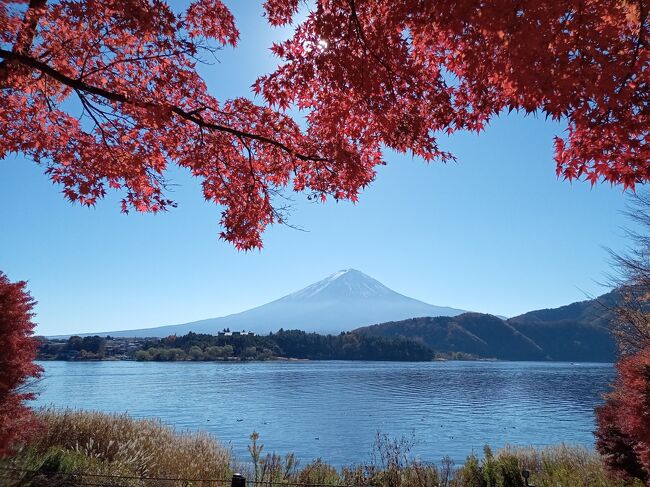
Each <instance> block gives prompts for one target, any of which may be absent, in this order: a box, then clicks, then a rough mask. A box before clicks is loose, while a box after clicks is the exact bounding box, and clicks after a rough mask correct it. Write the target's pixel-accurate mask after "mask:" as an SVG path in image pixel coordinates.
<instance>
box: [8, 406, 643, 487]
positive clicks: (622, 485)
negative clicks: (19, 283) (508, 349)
mask: <svg viewBox="0 0 650 487" xmlns="http://www.w3.org/2000/svg"><path fill="white" fill-rule="evenodd" d="M39 417H40V420H41V424H42V427H41V429H40V431H39V432H38V434H37V435H36V436H35V437H34V439H33V440H32V441H31V442H30V444H28V445H24V446H23V447H22V448H21V449H20V450H19V451H18V452H17V454H16V455H15V456H14V457H13V458H9V459H5V460H3V461H1V462H0V467H2V468H3V469H4V470H0V476H2V480H1V481H0V485H7V486H16V487H17V486H21V487H22V486H24V487H28V486H29V487H41V486H54V487H63V486H75V485H107V486H147V487H157V486H165V487H170V486H173V487H175V486H181V485H183V486H188V487H189V486H195V485H203V486H205V485H223V484H217V483H213V484H208V483H205V482H201V481H200V480H201V479H230V478H231V476H232V474H233V473H234V472H235V471H238V472H242V473H243V474H244V475H245V476H246V477H247V478H248V479H251V480H258V481H263V482H277V483H285V484H287V483H298V484H305V485H306V484H332V485H373V486H386V487H406V486H413V487H437V486H441V487H520V486H523V485H524V481H523V479H522V477H521V470H522V469H524V468H525V469H528V470H530V472H531V477H530V483H531V484H532V485H535V486H536V487H558V486H563V487H608V486H612V487H628V486H635V487H637V486H639V487H640V486H641V484H640V483H636V484H635V483H630V482H625V481H622V480H614V479H611V478H609V477H608V476H607V474H606V472H605V470H604V468H603V465H602V463H601V461H600V458H599V457H598V456H597V455H596V454H595V453H593V452H591V451H588V450H586V449H584V448H581V447H568V446H558V447H553V448H546V449H541V450H540V449H528V448H506V449H503V450H500V451H498V452H496V453H494V454H493V453H492V452H491V450H490V449H489V448H487V447H486V450H485V452H484V455H483V457H482V458H481V459H479V458H478V457H476V456H470V457H468V458H467V460H466V461H465V463H464V464H463V465H454V464H453V463H452V462H451V461H450V460H449V459H443V460H442V461H441V462H439V463H437V464H428V463H422V462H420V461H417V460H414V459H413V457H412V451H411V450H412V443H411V442H409V441H408V440H407V439H400V440H392V439H390V438H388V437H386V436H383V435H378V436H377V441H376V443H375V448H374V450H373V452H372V458H373V460H372V461H371V462H370V463H369V464H367V465H359V466H350V467H346V468H343V469H335V468H333V467H332V466H331V465H328V464H327V463H326V462H325V461H322V460H316V461H313V462H311V463H309V464H306V465H300V464H299V463H298V462H297V461H296V460H295V458H294V457H293V455H291V454H289V455H285V456H280V455H277V454H273V453H271V454H268V453H267V450H266V448H264V447H263V446H262V445H261V444H260V440H259V438H258V437H257V435H256V434H254V435H252V436H251V444H250V446H249V452H250V455H251V456H250V458H246V459H236V458H235V457H234V456H233V454H232V452H231V451H230V450H229V449H227V448H225V447H224V446H223V445H221V444H220V443H219V442H218V441H217V440H216V439H215V438H214V437H212V436H210V435H208V434H206V433H200V432H199V433H186V432H178V431H176V430H174V429H172V428H169V427H167V426H164V425H162V424H161V423H160V422H159V421H156V420H135V419H132V418H130V417H128V416H126V415H107V414H100V413H93V412H84V411H52V410H45V411H41V412H40V413H39ZM239 461H242V462H245V463H238V462H239ZM14 469H15V470H14ZM160 479H183V480H160Z"/></svg>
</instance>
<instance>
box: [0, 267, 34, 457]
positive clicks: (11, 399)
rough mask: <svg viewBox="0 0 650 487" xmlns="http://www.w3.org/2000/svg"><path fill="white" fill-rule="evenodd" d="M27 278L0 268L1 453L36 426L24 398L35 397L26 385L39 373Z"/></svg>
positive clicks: (32, 301) (8, 449)
mask: <svg viewBox="0 0 650 487" xmlns="http://www.w3.org/2000/svg"><path fill="white" fill-rule="evenodd" d="M25 285H26V283H25V282H22V281H21V282H15V283H12V282H10V281H9V279H8V278H7V276H6V275H4V274H3V273H2V272H0V456H2V455H5V454H7V453H8V452H10V451H11V447H12V444H13V443H14V442H15V441H19V440H21V439H24V438H25V437H26V435H27V434H28V433H29V432H30V430H31V429H32V427H33V426H34V423H33V418H32V415H31V412H30V410H29V409H28V408H27V407H26V406H25V405H24V401H26V400H28V399H32V398H33V394H31V393H28V392H25V391H24V387H25V385H26V384H27V381H28V380H30V378H36V377H38V376H39V374H40V370H41V369H40V367H38V366H37V365H36V364H34V363H33V360H34V359H35V358H36V348H37V345H36V340H34V339H33V338H32V336H31V335H32V333H33V330H34V323H33V322H32V317H33V313H32V308H33V306H34V304H35V303H34V300H33V299H32V298H31V296H30V295H29V293H28V292H27V291H26V290H25Z"/></svg>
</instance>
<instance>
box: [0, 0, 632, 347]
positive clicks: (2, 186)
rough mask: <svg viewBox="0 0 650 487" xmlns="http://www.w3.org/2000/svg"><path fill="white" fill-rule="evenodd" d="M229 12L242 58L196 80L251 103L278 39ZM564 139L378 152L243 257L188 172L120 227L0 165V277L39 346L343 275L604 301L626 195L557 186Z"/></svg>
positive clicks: (462, 304)
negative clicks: (152, 210)
mask: <svg viewBox="0 0 650 487" xmlns="http://www.w3.org/2000/svg"><path fill="white" fill-rule="evenodd" d="M227 3H228V4H229V5H230V6H232V8H233V11H234V13H235V16H236V19H237V21H238V25H239V28H240V31H241V41H240V46H239V47H238V48H237V49H236V50H235V51H231V50H224V51H222V52H221V53H220V56H219V58H220V62H219V63H218V64H214V65H211V66H205V67H203V68H202V73H203V74H204V76H205V78H206V79H207V80H208V82H209V85H210V87H211V90H212V92H213V93H214V94H216V95H217V96H220V97H223V98H226V97H233V96H238V95H248V94H249V92H250V90H249V86H250V85H251V84H252V82H253V81H254V80H255V78H256V77H257V76H258V75H260V74H263V73H264V72H268V71H271V70H272V69H273V68H274V66H275V65H276V62H277V61H276V60H275V59H274V58H273V57H272V55H271V54H270V53H269V52H268V47H269V46H270V43H271V41H272V40H273V39H278V38H281V37H282V36H286V35H287V30H286V29H285V30H282V29H271V28H269V27H267V25H266V23H265V21H264V20H263V19H262V17H261V7H259V6H258V5H257V3H258V2H235V1H230V2H227ZM259 3H260V4H261V2H259ZM244 4H245V7H244ZM253 5H255V8H251V7H252V6H253ZM562 130H563V128H562V126H560V125H557V124H553V123H550V122H547V121H545V120H544V118H543V116H542V117H539V118H535V117H523V116H519V115H515V114H513V115H511V116H503V117H501V118H499V119H496V120H494V121H493V123H492V124H491V126H490V127H489V128H488V129H487V131H486V132H485V133H483V134H481V135H480V136H476V135H475V134H459V135H456V136H453V137H452V138H450V139H446V140H444V141H442V145H443V147H444V148H445V149H448V150H451V151H452V152H453V153H454V154H455V155H456V156H457V158H458V162H457V163H453V164H448V165H443V164H440V163H431V164H430V165H426V164H425V163H424V162H423V161H421V160H418V159H412V158H411V157H409V156H404V155H398V154H394V153H388V154H387V155H386V159H387V161H388V165H387V166H386V167H383V168H381V169H380V170H379V172H378V174H377V178H376V181H375V182H374V184H372V185H371V186H370V187H369V188H368V189H367V190H366V191H364V192H363V194H362V195H361V198H360V201H359V203H358V204H357V205H352V204H349V203H338V204H337V203H335V202H332V201H329V202H327V203H325V204H320V203H311V202H307V201H306V199H305V198H304V197H303V195H300V194H296V195H295V196H294V197H295V207H294V209H293V211H292V213H291V219H290V223H291V224H294V225H298V226H301V227H303V228H304V229H305V231H298V230H294V229H291V228H289V227H286V226H277V227H274V228H271V229H270V230H269V231H268V232H267V233H266V236H265V237H266V238H265V248H264V249H263V250H262V251H259V252H258V251H254V252H249V253H241V252H237V251H235V250H234V249H233V248H232V247H231V246H230V245H229V244H227V243H225V242H222V241H220V240H218V238H217V235H218V232H219V227H218V220H219V208H217V207H215V206H214V205H211V204H208V203H206V202H204V201H203V200H202V197H201V191H200V186H199V183H198V181H196V180H194V179H192V178H191V177H190V176H189V175H188V174H187V173H184V172H182V171H179V170H177V169H174V170H172V171H170V173H169V177H170V179H172V182H173V183H175V184H176V185H177V186H176V187H175V188H174V192H173V194H172V196H173V198H174V199H175V200H176V201H177V203H178V205H179V207H178V208H177V209H175V210H172V211H170V212H168V213H165V214H161V215H155V216H154V215H141V214H135V213H132V214H129V215H123V214H121V213H120V212H119V197H118V196H117V195H111V196H110V197H108V198H107V199H105V200H103V201H101V202H100V204H99V205H98V206H97V207H96V208H94V209H88V208H82V207H79V206H73V205H70V204H69V203H67V202H65V201H64V200H63V198H62V196H61V195H60V189H59V188H57V187H55V186H53V185H52V184H51V183H50V181H49V180H48V179H47V178H46V177H45V176H44V175H43V170H42V168H40V167H38V166H36V165H35V164H34V163H33V162H30V161H28V160H25V159H24V158H22V156H16V157H10V158H7V159H5V160H2V161H0V205H1V207H2V211H1V212H0V270H3V271H4V272H5V273H6V274H7V275H8V276H9V278H10V279H12V280H19V279H22V280H27V281H29V289H30V291H31V292H32V294H33V296H34V297H35V298H36V299H37V300H38V302H39V304H38V306H37V309H36V310H37V313H38V315H37V317H36V321H37V322H38V329H37V332H38V333H39V334H47V335H52V334H64V333H75V332H94V331H106V330H116V329H128V328H142V327H149V326H158V325H165V324H176V323H183V322H187V321H192V320H198V319H202V318H209V317H216V316H222V315H226V314H229V313H234V312H238V311H242V310H245V309H248V308H250V307H252V306H256V305H259V304H263V303H265V302H267V301H270V300H272V299H275V298H278V297H281V296H282V295H284V294H287V293H289V292H292V291H295V290H297V289H298V288H301V287H304V286H306V285H308V284H311V283H312V282H314V281H316V280H319V279H322V278H323V277H325V276H327V275H328V274H331V273H333V272H335V271H337V270H339V269H342V268H349V267H354V268H356V269H359V270H361V271H363V272H365V273H366V274H369V275H370V276H372V277H374V278H376V279H378V280H380V281H381V282H382V283H384V284H385V285H387V286H388V287H390V288H392V289H394V290H396V291H398V292H400V293H403V294H406V295H408V296H411V297H414V298H417V299H421V300H423V301H426V302H429V303H431V304H436V305H443V306H453V307H456V308H462V309H467V310H474V311H483V312H490V313H495V314H502V315H506V316H513V315H516V314H519V313H523V312H526V311H529V310H532V309H538V308H546V307H555V306H560V305H563V304H568V303H570V302H573V301H577V300H581V299H585V295H586V294H591V295H596V294H599V293H601V292H604V291H605V290H606V289H605V288H603V287H601V286H600V285H599V284H598V282H602V281H605V280H606V274H607V272H608V271H609V263H608V258H607V253H606V251H605V250H604V249H603V247H612V248H614V249H621V248H622V247H623V246H624V245H625V240H624V239H623V232H622V230H621V227H622V226H624V225H626V224H627V222H626V221H625V218H624V217H623V216H622V215H621V214H620V211H621V209H622V208H623V206H624V203H625V200H626V197H625V195H624V193H623V192H622V189H621V188H611V187H610V186H608V185H600V186H597V187H594V188H591V187H590V186H589V184H588V183H573V184H569V183H568V182H565V181H561V180H558V179H557V178H556V176H555V164H554V162H553V158H552V143H553V135H555V134H560V133H561V132H562Z"/></svg>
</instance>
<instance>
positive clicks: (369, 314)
mask: <svg viewBox="0 0 650 487" xmlns="http://www.w3.org/2000/svg"><path fill="white" fill-rule="evenodd" d="M463 312H464V311H463V310H459V309H454V308H448V307H441V306H434V305H431V304H428V303H425V302H422V301H418V300H417V299H413V298H409V297H407V296H404V295H402V294H399V293H397V292H395V291H393V290H391V289H389V288H387V287H386V286H384V285H383V284H382V283H380V282H379V281H377V280H376V279H373V278H372V277H370V276H367V275H366V274H364V273H363V272H360V271H358V270H355V269H346V270H342V271H339V272H336V273H334V274H332V275H331V276H329V277H327V278H325V279H323V280H322V281H319V282H316V283H314V284H312V285H310V286H307V287H305V288H303V289H301V290H299V291H296V292H295V293H292V294H289V295H287V296H284V297H282V298H280V299H277V300H275V301H272V302H270V303H267V304H264V305H262V306H258V307H256V308H252V309H249V310H247V311H243V312H241V313H236V314H232V315H228V316H223V317H220V318H210V319H206V320H201V321H194V322H191V323H184V324H180V325H170V326H161V327H157V328H146V329H140V330H126V331H117V332H110V333H109V334H110V335H111V336H148V337H164V336H168V335H174V334H175V335H184V334H186V333H189V332H190V331H192V332H195V333H216V332H218V331H221V330H223V329H224V328H230V329H231V330H236V331H241V330H246V331H253V332H255V333H257V334H266V333H269V332H272V331H277V330H278V329H280V328H284V329H300V330H304V331H308V332H318V333H339V332H341V331H349V330H351V329H353V328H358V327H360V326H366V325H371V324H374V323H382V322H386V321H396V320H403V319H407V318H414V317H419V316H455V315H459V314H461V313H463Z"/></svg>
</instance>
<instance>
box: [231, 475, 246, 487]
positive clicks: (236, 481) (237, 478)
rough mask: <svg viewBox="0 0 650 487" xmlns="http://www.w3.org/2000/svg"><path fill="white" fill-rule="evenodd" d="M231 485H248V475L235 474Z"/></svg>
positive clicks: (235, 486)
mask: <svg viewBox="0 0 650 487" xmlns="http://www.w3.org/2000/svg"><path fill="white" fill-rule="evenodd" d="M230 487H246V477H244V476H243V475H242V474H240V473H236V474H234V475H233V476H232V482H231V484H230Z"/></svg>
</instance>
